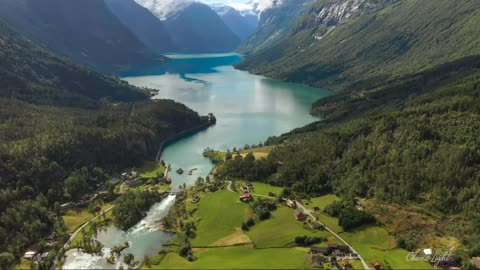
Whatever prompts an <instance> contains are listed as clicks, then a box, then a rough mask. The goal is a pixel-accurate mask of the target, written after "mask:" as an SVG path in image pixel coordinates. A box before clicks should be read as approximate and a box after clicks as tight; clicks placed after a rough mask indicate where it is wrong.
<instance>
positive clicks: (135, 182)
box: [125, 178, 145, 188]
mask: <svg viewBox="0 0 480 270" xmlns="http://www.w3.org/2000/svg"><path fill="white" fill-rule="evenodd" d="M143 183H145V179H143V178H136V179H133V180H129V181H127V182H126V183H125V184H127V186H128V187H129V188H136V187H138V186H141V185H143Z"/></svg>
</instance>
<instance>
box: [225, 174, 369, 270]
mask: <svg viewBox="0 0 480 270" xmlns="http://www.w3.org/2000/svg"><path fill="white" fill-rule="evenodd" d="M226 182H227V183H228V185H227V190H228V191H230V192H233V193H237V194H239V193H238V192H236V191H234V190H233V189H232V181H226ZM251 194H252V196H254V197H262V198H268V199H273V200H276V199H277V198H275V197H271V196H265V195H260V194H254V193H251ZM296 203H297V207H298V208H300V209H302V211H303V212H304V213H305V214H307V215H308V216H310V217H311V218H312V219H313V220H314V221H316V222H318V223H320V224H322V226H323V227H325V230H327V231H328V232H330V233H331V234H332V235H333V236H335V237H336V238H337V239H338V240H340V242H342V243H343V244H344V245H346V246H348V247H349V248H350V250H351V251H352V252H353V253H356V254H358V259H359V260H360V262H361V263H362V265H363V269H365V270H371V269H372V268H371V267H370V266H369V265H368V264H367V262H366V261H365V260H364V259H363V257H362V256H361V255H360V253H358V252H357V251H356V250H355V249H354V248H353V247H352V246H351V245H350V244H349V243H348V242H347V241H345V240H344V239H343V238H342V237H340V235H338V234H337V233H336V232H334V231H333V230H332V229H330V228H329V227H327V226H325V224H323V223H322V222H320V221H319V220H318V219H317V218H316V217H315V216H314V215H313V214H312V211H311V210H309V209H307V208H305V206H303V205H302V204H301V203H300V202H298V201H296Z"/></svg>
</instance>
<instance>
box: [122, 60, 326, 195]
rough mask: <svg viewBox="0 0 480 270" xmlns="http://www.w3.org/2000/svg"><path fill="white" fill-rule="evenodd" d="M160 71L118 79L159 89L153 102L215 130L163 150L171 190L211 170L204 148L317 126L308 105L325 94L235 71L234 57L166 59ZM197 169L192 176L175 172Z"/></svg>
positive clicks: (152, 69) (240, 143)
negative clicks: (177, 108)
mask: <svg viewBox="0 0 480 270" xmlns="http://www.w3.org/2000/svg"><path fill="white" fill-rule="evenodd" d="M168 56H169V57H170V58H172V60H171V61H170V62H169V63H167V64H165V65H151V66H145V67H142V68H140V69H135V70H133V71H130V72H128V73H125V74H123V77H124V78H123V79H124V80H126V81H128V82H129V83H131V84H133V85H137V86H142V87H149V88H155V89H159V90H160V92H159V94H158V95H157V96H156V97H155V98H162V99H173V100H175V101H178V102H181V103H184V104H185V105H187V106H188V107H190V108H192V109H193V110H195V111H197V112H199V113H200V114H201V115H206V114H208V113H210V112H211V113H213V114H214V115H215V116H216V118H217V124H216V125H215V126H213V127H211V128H209V129H207V130H205V131H202V132H199V133H196V134H194V135H192V136H189V137H186V138H182V139H181V140H178V141H176V142H174V143H172V144H170V145H168V147H167V148H166V149H165V150H164V152H163V154H162V159H164V160H165V161H166V162H167V163H170V164H171V165H172V169H173V170H172V173H171V176H172V178H173V180H174V185H175V187H178V185H181V184H183V183H187V184H191V183H193V182H194V181H195V180H196V179H197V177H198V176H202V177H205V176H206V175H208V173H209V172H210V170H211V169H212V164H211V163H210V161H209V160H208V159H205V158H204V157H203V156H202V152H203V150H204V149H205V148H206V147H210V148H213V149H216V150H227V149H232V148H233V147H237V148H238V147H243V146H244V145H245V144H249V145H251V144H258V143H260V142H264V141H265V140H266V139H267V138H268V137H270V136H272V135H280V134H282V133H285V132H288V131H290V130H292V129H294V128H298V127H301V126H304V125H306V124H309V123H311V122H314V121H317V120H318V118H315V117H313V116H311V115H310V114H309V111H310V107H311V104H312V103H313V102H314V101H316V100H317V99H319V98H321V97H324V96H327V95H329V92H328V91H326V90H321V89H317V88H312V87H308V86H304V85H300V84H293V83H285V82H281V81H278V80H272V79H268V78H265V77H263V76H256V75H252V74H249V73H248V72H245V71H240V70H236V69H234V68H233V66H232V65H234V64H235V63H237V62H239V61H240V60H241V56H240V55H238V54H200V55H179V54H172V55H168ZM178 168H182V169H184V170H185V171H189V170H190V169H193V168H197V169H198V170H196V171H195V172H194V173H193V175H192V176H189V175H187V174H184V175H178V174H176V173H175V170H176V169H178Z"/></svg>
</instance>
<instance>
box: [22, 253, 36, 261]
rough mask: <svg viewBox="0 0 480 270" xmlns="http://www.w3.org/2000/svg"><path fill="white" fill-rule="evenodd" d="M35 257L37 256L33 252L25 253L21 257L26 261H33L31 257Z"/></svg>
mask: <svg viewBox="0 0 480 270" xmlns="http://www.w3.org/2000/svg"><path fill="white" fill-rule="evenodd" d="M35 255H37V252H35V251H27V252H25V254H24V255H23V258H24V259H27V260H33V257H35Z"/></svg>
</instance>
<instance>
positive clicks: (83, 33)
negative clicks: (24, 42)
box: [0, 0, 155, 71]
mask: <svg viewBox="0 0 480 270" xmlns="http://www.w3.org/2000/svg"><path fill="white" fill-rule="evenodd" d="M0 18H2V19H3V20H4V21H6V22H7V23H8V24H10V25H11V26H13V27H14V28H15V29H17V30H18V31H20V32H22V33H23V34H25V35H26V36H28V37H29V38H31V39H32V40H34V41H36V42H38V43H40V44H43V45H44V46H45V47H47V48H49V49H50V50H52V51H54V52H55V53H57V54H59V55H63V56H67V57H69V58H71V59H72V60H74V61H75V62H77V63H79V64H84V65H88V66H91V67H95V68H96V69H98V70H102V71H113V70H118V69H121V68H126V67H129V66H132V65H136V64H141V63H145V62H147V61H152V60H153V59H154V57H155V56H154V55H153V53H151V52H150V51H149V50H148V49H146V48H145V46H144V45H143V44H142V43H141V42H140V41H139V40H138V39H137V38H136V37H135V36H134V35H133V34H132V33H131V32H130V31H129V30H128V29H127V28H126V27H125V26H124V25H123V24H122V23H121V22H120V21H119V20H118V19H117V18H116V17H115V16H114V15H113V14H111V13H110V11H109V10H108V8H107V7H106V5H105V3H104V1H99V0H82V1H75V0H42V1H37V0H3V1H0Z"/></svg>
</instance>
